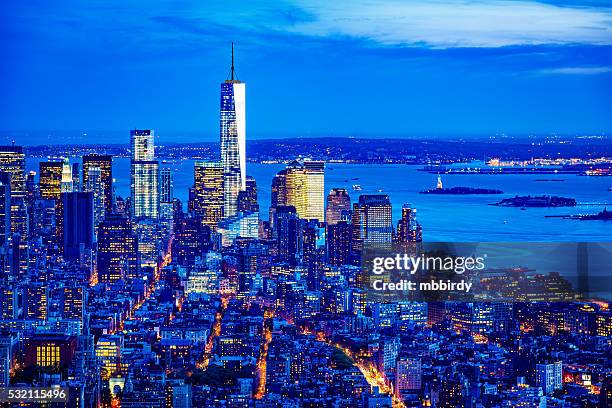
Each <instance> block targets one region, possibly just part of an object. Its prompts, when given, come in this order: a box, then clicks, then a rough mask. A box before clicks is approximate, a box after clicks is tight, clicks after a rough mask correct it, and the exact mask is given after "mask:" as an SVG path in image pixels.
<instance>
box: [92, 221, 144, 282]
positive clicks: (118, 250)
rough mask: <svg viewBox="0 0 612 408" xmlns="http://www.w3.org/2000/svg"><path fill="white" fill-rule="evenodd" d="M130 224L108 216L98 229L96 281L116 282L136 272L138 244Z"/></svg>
mask: <svg viewBox="0 0 612 408" xmlns="http://www.w3.org/2000/svg"><path fill="white" fill-rule="evenodd" d="M137 241H138V240H137V238H136V235H135V234H134V232H133V231H132V223H131V222H130V220H129V219H128V218H126V217H125V216H123V215H122V214H109V215H107V217H106V218H105V219H104V221H103V222H102V224H100V227H99V229H98V281H99V282H104V283H112V282H116V281H118V280H119V279H123V278H125V277H129V276H136V275H137V272H138V242H137Z"/></svg>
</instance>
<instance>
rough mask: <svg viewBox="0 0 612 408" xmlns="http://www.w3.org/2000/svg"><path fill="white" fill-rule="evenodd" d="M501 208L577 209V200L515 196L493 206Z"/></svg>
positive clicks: (544, 196)
mask: <svg viewBox="0 0 612 408" xmlns="http://www.w3.org/2000/svg"><path fill="white" fill-rule="evenodd" d="M492 205H497V206H500V207H523V208H527V207H575V206H576V200H575V199H574V198H568V197H558V196H549V195H543V196H535V197H532V196H515V197H512V198H504V199H503V200H501V201H500V202H498V203H495V204H492Z"/></svg>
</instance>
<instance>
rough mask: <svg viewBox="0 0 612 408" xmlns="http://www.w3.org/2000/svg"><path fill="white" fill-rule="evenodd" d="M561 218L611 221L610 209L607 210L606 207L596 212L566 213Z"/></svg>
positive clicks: (611, 213) (611, 212)
mask: <svg viewBox="0 0 612 408" xmlns="http://www.w3.org/2000/svg"><path fill="white" fill-rule="evenodd" d="M563 218H565V219H568V220H580V221H612V211H608V209H607V208H604V209H603V211H602V212H600V213H598V214H578V215H568V216H565V217H563Z"/></svg>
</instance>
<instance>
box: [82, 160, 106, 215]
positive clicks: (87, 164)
mask: <svg viewBox="0 0 612 408" xmlns="http://www.w3.org/2000/svg"><path fill="white" fill-rule="evenodd" d="M91 167H97V168H99V169H100V182H101V183H102V188H103V190H104V208H105V210H106V212H107V213H111V212H113V156H110V155H98V154H88V155H86V156H83V188H84V189H85V188H87V186H88V185H91V184H88V183H89V169H90V168H91Z"/></svg>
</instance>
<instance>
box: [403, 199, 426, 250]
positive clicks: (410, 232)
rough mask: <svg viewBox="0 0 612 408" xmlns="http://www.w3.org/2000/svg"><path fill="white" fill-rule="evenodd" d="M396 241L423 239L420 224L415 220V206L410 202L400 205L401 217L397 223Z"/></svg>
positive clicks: (418, 240)
mask: <svg viewBox="0 0 612 408" xmlns="http://www.w3.org/2000/svg"><path fill="white" fill-rule="evenodd" d="M396 241H397V242H400V243H406V242H421V241H423V230H422V228H421V224H419V223H418V222H417V220H416V208H412V207H411V206H410V204H404V205H403V207H402V218H401V219H400V220H399V221H398V223H397V235H396Z"/></svg>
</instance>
